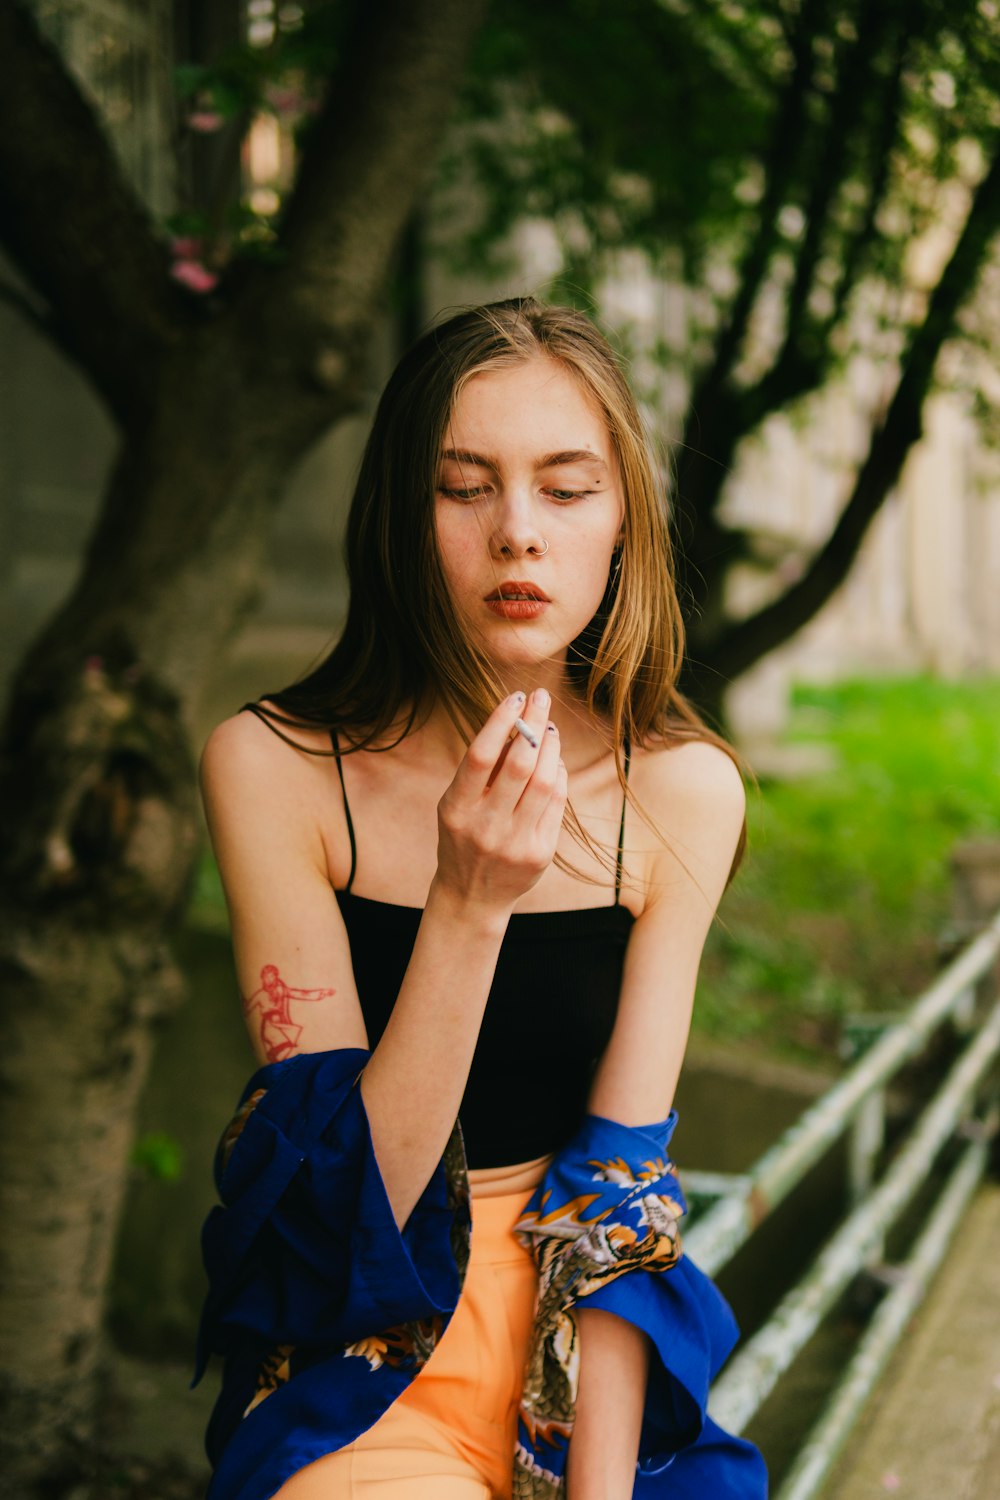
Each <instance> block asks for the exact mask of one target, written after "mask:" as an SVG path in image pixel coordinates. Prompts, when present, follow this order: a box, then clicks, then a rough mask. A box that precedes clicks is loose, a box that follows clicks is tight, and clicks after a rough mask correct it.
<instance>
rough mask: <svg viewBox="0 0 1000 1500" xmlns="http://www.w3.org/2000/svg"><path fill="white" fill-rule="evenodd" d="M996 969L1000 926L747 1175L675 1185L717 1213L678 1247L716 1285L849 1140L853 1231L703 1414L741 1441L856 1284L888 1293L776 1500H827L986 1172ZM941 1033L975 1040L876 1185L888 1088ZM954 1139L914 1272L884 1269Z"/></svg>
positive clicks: (818, 1263) (994, 1091)
mask: <svg viewBox="0 0 1000 1500" xmlns="http://www.w3.org/2000/svg"><path fill="white" fill-rule="evenodd" d="M998 955H1000V913H997V915H996V916H995V917H994V918H993V920H992V921H991V922H990V924H989V925H988V926H987V927H986V929H985V931H983V932H982V933H980V935H979V936H978V937H976V938H975V939H974V940H973V941H972V942H970V943H969V944H968V946H967V947H966V948H964V949H963V950H962V952H961V953H959V954H958V956H957V957H956V958H955V959H954V960H953V962H951V963H950V964H949V965H948V967H947V968H946V969H944V970H943V971H942V973H941V974H940V976H939V977H938V978H937V979H936V980H935V981H934V983H933V984H931V985H930V986H929V987H928V988H927V989H926V990H925V991H924V992H923V993H922V994H921V995H920V996H919V997H918V998H917V999H916V1000H915V1001H914V1003H913V1005H912V1007H911V1008H910V1010H908V1011H907V1012H905V1013H904V1014H903V1015H901V1016H900V1017H898V1018H895V1017H894V1018H891V1019H888V1020H887V1021H886V1023H885V1024H884V1027H883V1029H882V1031H881V1034H880V1035H879V1036H878V1037H877V1039H876V1040H874V1041H872V1043H871V1045H870V1046H869V1047H868V1050H867V1051H866V1052H865V1053H864V1054H863V1056H862V1057H860V1058H859V1060H858V1061H857V1062H856V1063H855V1064H854V1065H853V1066H852V1067H851V1068H850V1069H849V1070H848V1072H847V1073H845V1075H844V1077H843V1078H841V1079H840V1080H839V1081H838V1082H837V1083H836V1084H834V1085H833V1087H832V1088H830V1089H829V1090H827V1092H826V1093H825V1094H824V1095H823V1096H822V1097H821V1098H820V1099H818V1100H817V1101H816V1103H815V1104H814V1105H812V1106H811V1107H810V1108H809V1109H807V1110H806V1111H805V1113H804V1114H803V1115H802V1116H801V1117H800V1118H799V1119H798V1120H797V1121H796V1122H795V1123H794V1124H793V1125H792V1126H790V1127H789V1129H788V1130H786V1131H785V1133H784V1134H783V1135H782V1136H781V1137H780V1139H779V1140H778V1141H777V1142H776V1143H775V1144H774V1145H773V1146H772V1147H770V1149H769V1150H768V1151H766V1152H765V1153H764V1155H763V1156H762V1157H761V1158H760V1159H759V1160H758V1161H757V1162H756V1163H755V1164H754V1166H752V1167H751V1168H750V1169H749V1170H748V1171H747V1172H744V1173H741V1174H739V1175H727V1174H724V1173H708V1172H683V1171H682V1173H681V1182H682V1185H683V1186H684V1188H685V1189H686V1190H687V1191H688V1192H689V1194H690V1195H691V1197H692V1199H693V1200H694V1202H695V1204H696V1205H697V1204H698V1203H699V1201H703V1200H706V1199H708V1200H715V1201H714V1202H713V1203H712V1206H711V1207H708V1208H703V1209H702V1211H701V1212H700V1213H697V1214H696V1216H695V1218H694V1222H693V1223H692V1225H691V1227H690V1229H689V1230H688V1231H687V1233H686V1235H685V1236H684V1248H685V1251H686V1252H687V1253H688V1254H689V1255H691V1257H692V1259H693V1260H695V1261H696V1262H697V1264H698V1265H699V1266H701V1268H702V1269H703V1270H704V1271H706V1272H707V1273H708V1274H709V1275H711V1276H714V1275H716V1274H717V1273H718V1271H719V1270H720V1269H721V1268H722V1267H723V1266H724V1265H726V1264H727V1263H728V1262H729V1261H730V1260H731V1259H732V1257H733V1256H734V1255H735V1254H736V1252H737V1250H739V1249H740V1247H741V1246H742V1245H744V1244H745V1243H746V1241H747V1240H748V1239H749V1238H750V1236H751V1235H752V1233H753V1231H754V1230H755V1229H756V1227H757V1225H758V1224H760V1223H761V1221H762V1220H763V1219H764V1218H766V1217H767V1216H768V1215H769V1214H770V1213H771V1212H772V1211H773V1210H774V1209H775V1208H776V1207H777V1205H778V1204H779V1203H781V1202H782V1201H783V1199H785V1198H786V1197H787V1196H788V1194H789V1193H790V1192H791V1191H792V1189H793V1188H794V1187H795V1186H796V1185H797V1184H798V1183H799V1182H801V1181H802V1179H803V1177H804V1176H805V1175H806V1173H807V1172H808V1171H809V1169H810V1168H811V1167H812V1166H813V1165H814V1164H815V1163H816V1162H817V1161H818V1160H819V1159H820V1158H821V1157H822V1156H823V1155H824V1154H825V1152H826V1151H828V1150H829V1148H830V1146H831V1145H832V1144H833V1143H834V1142H835V1141H837V1140H838V1139H839V1138H840V1137H841V1136H843V1135H845V1134H846V1135H848V1146H849V1152H848V1191H849V1200H850V1204H851V1209H850V1212H849V1213H848V1216H847V1218H846V1219H844V1220H843V1221H842V1223H841V1224H840V1226H839V1227H838V1228H837V1229H836V1231H835V1232H834V1233H833V1235H832V1236H831V1238H830V1239H829V1240H828V1241H827V1243H826V1244H825V1245H824V1246H823V1248H822V1249H821V1250H820V1252H819V1254H818V1255H817V1256H816V1258H815V1260H814V1261H813V1263H812V1265H811V1266H810V1267H809V1269H808V1270H807V1271H806V1273H805V1275H804V1276H803V1277H802V1278H801V1280H800V1281H799V1282H798V1283H797V1284H796V1285H795V1286H794V1287H793V1288H792V1289H791V1290H790V1291H789V1292H788V1293H787V1294H786V1296H785V1297H784V1298H783V1299H782V1301H781V1302H780V1304H779V1306H778V1307H777V1308H776V1309H775V1311H774V1312H773V1313H772V1314H771V1316H770V1318H769V1319H768V1321H767V1323H766V1324H765V1325H764V1326H763V1327H762V1328H761V1329H760V1330H759V1331H758V1332H757V1333H756V1334H754V1336H753V1337H752V1338H750V1339H748V1340H747V1341H746V1343H745V1344H744V1345H743V1346H742V1348H741V1349H740V1350H739V1351H738V1352H737V1354H736V1355H735V1356H734V1357H733V1358H732V1359H731V1360H730V1362H729V1364H728V1365H727V1366H726V1368H725V1370H724V1371H723V1373H722V1375H721V1376H720V1377H719V1379H718V1380H717V1381H716V1383H715V1385H714V1386H713V1388H712V1393H711V1398H710V1403H709V1410H710V1412H711V1414H712V1416H713V1417H714V1418H715V1420H716V1421H718V1422H720V1423H721V1424H722V1426H723V1427H726V1428H728V1430H729V1431H730V1432H734V1433H739V1432H742V1431H743V1429H744V1428H745V1427H746V1425H747V1423H748V1422H749V1421H750V1420H751V1418H752V1417H753V1416H754V1415H755V1414H756V1412H757V1411H758V1410H759V1408H760V1407H761V1405H762V1404H763V1402H764V1400H765V1399H766V1397H767V1396H768V1395H769V1393H770V1392H771V1391H772V1390H773V1388H774V1386H775V1384H776V1383H777V1381H778V1379H779V1378H780V1377H781V1375H782V1374H783V1373H784V1372H785V1371H786V1370H787V1369H788V1368H789V1366H790V1365H791V1364H792V1363H793V1361H794V1360H795V1358H796V1356H797V1355H798V1354H799V1352H800V1351H801V1350H802V1348H803V1347H804V1345H805V1344H806V1342H807V1341H808V1340H809V1339H810V1338H811V1337H812V1335H813V1333H814V1332H815V1331H816V1329H817V1328H818V1326H819V1324H820V1323H821V1321H822V1319H823V1318H824V1317H825V1315H826V1314H827V1313H828V1312H829V1310H830V1308H831V1307H832V1306H833V1304H834V1302H835V1301H836V1299H837V1298H838V1296H839V1295H840V1294H841V1293H842V1292H843V1290H844V1289H845V1287H846V1286H847V1285H848V1283H849V1282H850V1281H851V1279H852V1278H853V1277H854V1276H855V1275H856V1274H857V1273H858V1272H859V1271H862V1270H869V1271H872V1272H875V1273H876V1274H877V1275H878V1276H879V1278H880V1279H881V1280H882V1281H884V1282H885V1283H886V1284H887V1286H888V1287H889V1288H890V1289H889V1290H888V1291H887V1292H886V1293H885V1295H884V1296H883V1298H882V1301H881V1302H880V1304H879V1306H878V1308H877V1310H876V1312H875V1314H874V1315H873V1317H872V1318H871V1320H870V1322H869V1325H868V1327H867V1329H866V1331H865V1333H864V1334H863V1336H862V1338H861V1339H860V1341H859V1344H858V1347H857V1349H856V1351H855V1353H854V1356H853V1357H852V1359H851V1361H850V1363H849V1365H848V1367H847V1369H846V1371H845V1372H844V1374H843V1375H842V1377H841V1379H840V1381H839V1383H838V1385H837V1387H836V1389H835V1390H834V1392H833V1394H832V1395H831V1397H830V1398H829V1400H828V1402H827V1405H826V1407H825V1410H824V1412H823V1414H822V1415H821V1417H820V1418H819V1420H818V1422H817V1423H816V1426H815V1427H814V1429H813V1431H812V1432H811V1433H810V1434H809V1436H808V1438H807V1439H806V1442H805V1444H804V1445H803V1447H802V1449H801V1450H800V1452H799V1454H798V1456H797V1458H796V1460H795V1462H794V1464H793V1466H792V1468H791V1470H790V1472H789V1474H788V1475H787V1477H786V1479H785V1481H784V1483H783V1485H782V1488H781V1491H780V1493H779V1495H778V1496H777V1500H812V1497H814V1496H816V1495H818V1494H819V1492H820V1489H821V1486H822V1484H823V1482H824V1480H825V1479H826V1477H827V1475H828V1474H829V1472H830V1469H831V1468H832V1466H833V1463H834V1462H835V1460H836V1458H837V1456H838V1454H839V1452H840V1450H841V1448H842V1447H843V1444H844V1441H845V1439H846V1437H847V1435H848V1434H849V1432H850V1430H851V1428H852V1426H853V1424H854V1421H855V1420H856V1418H857V1417H858V1415H859V1413H860V1412H861V1410H862V1408H863V1404H864V1402H865V1400H866V1399H867V1397H868V1395H869V1393H870V1392H871V1390H872V1388H873V1387H874V1385H875V1383H876V1381H877V1379H878V1377H879V1375H880V1373H881V1371H882V1370H883V1368H884V1366H885V1364H886V1362H887V1360H888V1358H889V1355H890V1354H891V1353H892V1350H893V1349H894V1348H895V1346H896V1344H897V1343H898V1341H899V1339H900V1338H901V1336H902V1334H903V1331H904V1329H905V1327H906V1324H907V1321H908V1319H909V1317H910V1315H911V1313H912V1311H913V1309H914V1308H915V1307H916V1306H917V1305H918V1304H919V1302H920V1300H921V1298H922V1297H923V1295H924V1292H925V1291H926V1288H927V1286H928V1284H929V1282H930V1279H931V1277H932V1276H933V1274H934V1272H935V1270H936V1269H937V1267H938V1265H939V1264H940V1262H941V1260H942V1259H943V1257H944V1254H945V1252H946V1250H947V1247H948V1243H949V1240H950V1238H951V1236H952V1234H953V1233H954V1231H955V1229H956V1227H957V1226H958V1224H959V1222H960V1220H961V1217H962V1214H963V1213H964V1211H965V1209H966V1207H967V1205H968V1203H969V1201H970V1199H971V1197H972V1196H973V1194H974V1192H975V1190H976V1188H977V1186H978V1184H979V1182H980V1180H981V1178H982V1176H983V1174H984V1172H985V1170H986V1167H987V1164H988V1160H989V1142H990V1139H991V1138H992V1136H993V1135H994V1134H995V1133H996V1130H997V1127H998V1114H1000V1090H998V1081H997V1078H996V1071H995V1068H994V1064H995V1062H996V1060H997V1058H998V1056H1000V1000H998V998H997V989H998V985H997V974H996V965H997V962H998ZM977 1012H978V1013H979V1014H980V1017H981V1019H979V1020H978V1021H977ZM946 1021H950V1022H951V1023H952V1025H953V1027H954V1029H955V1030H956V1031H957V1032H958V1033H959V1035H963V1036H966V1037H967V1038H968V1040H967V1042H966V1044H965V1046H964V1048H963V1050H962V1051H961V1053H960V1054H959V1056H958V1057H957V1059H956V1060H955V1062H954V1063H953V1064H952V1066H951V1068H950V1069H949V1071H948V1073H947V1075H946V1076H945V1078H944V1079H943V1081H942V1082H941V1084H940V1086H939V1087H938V1089H937V1092H936V1093H935V1094H934V1095H933V1096H932V1097H931V1098H930V1100H929V1101H928V1103H927V1104H926V1106H925V1108H924V1109H923V1111H922V1113H921V1114H920V1116H919V1117H918V1119H917V1121H916V1123H915V1124H914V1125H913V1126H912V1127H911V1129H910V1131H909V1133H908V1135H907V1137H906V1139H905V1141H904V1142H902V1143H897V1149H896V1153H895V1155H894V1158H893V1160H892V1163H891V1165H890V1166H889V1167H888V1169H887V1170H886V1171H885V1173H884V1175H883V1177H882V1179H881V1180H880V1181H878V1182H876V1172H877V1165H878V1160H879V1157H880V1155H881V1153H882V1150H883V1146H884V1142H885V1115H886V1110H885V1102H886V1089H887V1086H888V1085H889V1083H890V1081H891V1080H892V1079H893V1078H894V1076H895V1075H896V1073H898V1071H899V1069H900V1068H901V1067H902V1066H903V1064H904V1063H906V1062H908V1061H909V1060H910V1059H911V1058H913V1057H915V1056H917V1055H918V1054H919V1053H920V1052H921V1051H922V1050H923V1048H924V1047H925V1046H926V1044H927V1042H928V1040H929V1039H930V1038H931V1036H932V1035H933V1033H934V1032H935V1031H936V1030H937V1029H938V1028H939V1027H940V1026H941V1025H942V1024H943V1023H944V1022H946ZM956 1138H957V1139H966V1140H967V1141H968V1145H967V1146H966V1147H965V1149H964V1151H963V1152H962V1153H961V1154H960V1156H959V1158H958V1162H957V1165H955V1166H954V1167H953V1168H952V1170H951V1172H950V1175H949V1177H948V1180H947V1182H946V1183H945V1184H944V1186H943V1188H941V1187H940V1186H939V1185H938V1184H935V1201H934V1203H933V1205H932V1206H931V1208H930V1209H929V1217H928V1219H927V1222H926V1226H925V1228H924V1229H923V1231H922V1232H921V1234H920V1237H919V1239H918V1240H917V1241H916V1243H915V1244H914V1246H913V1248H912V1250H911V1253H910V1255H909V1257H908V1259H907V1260H906V1261H905V1262H903V1263H901V1264H899V1265H894V1266H885V1265H884V1264H883V1263H882V1258H883V1253H884V1243H885V1237H886V1233H887V1232H888V1230H890V1229H891V1228H892V1226H893V1225H894V1224H895V1223H896V1221H897V1220H898V1219H899V1218H900V1216H901V1214H902V1213H903V1211H904V1210H905V1209H906V1208H907V1207H908V1205H909V1204H910V1203H911V1202H912V1201H913V1200H914V1198H915V1197H916V1195H917V1193H918V1192H919V1191H920V1189H921V1188H922V1187H923V1186H924V1185H925V1184H926V1183H927V1182H928V1179H929V1178H930V1176H931V1174H932V1169H933V1168H934V1163H935V1160H936V1158H937V1156H938V1155H939V1153H940V1151H941V1149H942V1147H943V1146H945V1144H946V1143H947V1142H949V1141H950V1140H954V1139H956Z"/></svg>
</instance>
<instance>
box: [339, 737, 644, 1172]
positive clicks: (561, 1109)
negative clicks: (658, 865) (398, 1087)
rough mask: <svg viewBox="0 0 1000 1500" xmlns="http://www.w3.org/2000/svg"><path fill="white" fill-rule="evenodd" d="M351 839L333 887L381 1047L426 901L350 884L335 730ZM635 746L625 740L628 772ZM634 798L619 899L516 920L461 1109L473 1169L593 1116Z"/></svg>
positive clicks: (365, 1008)
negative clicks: (375, 893)
mask: <svg viewBox="0 0 1000 1500" xmlns="http://www.w3.org/2000/svg"><path fill="white" fill-rule="evenodd" d="M331 738H332V741H333V749H334V754H335V756H336V760H337V770H338V772H339V774H340V785H341V790H342V791H343V794H344V812H345V815H346V818H347V830H348V834H349V836H350V841H351V873H350V876H349V878H348V881H347V885H346V887H345V889H344V890H342V891H340V890H338V891H337V892H336V896H337V901H338V903H339V906H340V911H341V914H342V916H343V918H344V924H345V926H346V928H347V935H348V938H349V939H350V944H351V959H352V963H353V967H354V977H355V980H356V982H357V987H358V996H359V998H360V1001H361V1009H362V1012H363V1014H364V1018H365V1026H366V1027H367V1030H368V1041H369V1045H370V1046H371V1047H372V1048H374V1047H375V1046H376V1045H377V1043H378V1041H379V1038H380V1037H381V1035H382V1033H383V1031H384V1030H385V1027H386V1023H387V1022H388V1020H389V1016H390V1014H391V1012H392V1007H393V1005H394V1003H395V1000H396V996H397V995H398V993H399V989H400V986H401V984H402V982H403V976H404V974H405V973H406V967H407V964H408V963H409V961H410V955H411V953H412V951H413V944H414V942H415V940H416V936H417V928H418V926H419V925H420V918H421V917H422V915H423V910H422V908H421V907H415V906H397V905H395V904H393V903H392V902H388V901H373V900H371V899H370V898H368V897H366V896H357V895H355V894H354V893H353V891H352V890H351V886H352V885H353V883H354V871H355V866H356V863H357V846H356V843H355V835H354V824H353V822H352V819H351V811H350V808H349V806H348V803H347V791H346V788H345V787H344V772H343V767H342V765H341V759H340V753H339V745H338V742H337V737H336V735H335V734H334V735H332V736H331ZM629 760H630V747H629V745H628V743H627V742H626V744H625V775H626V779H627V777H628V768H629ZM624 834H625V800H624V798H623V799H622V816H621V826H620V829H619V834H618V858H617V864H616V875H615V899H614V904H613V905H611V906H590V907H584V908H583V909H581V910H571V911H545V912H515V913H514V914H513V916H512V917H511V918H510V921H509V923H508V926H507V931H506V933H505V935H504V939H503V943H502V944H501V947H500V954H499V957H498V959H497V966H496V972H495V975H494V979H493V984H492V986H491V988H490V993H489V999H488V1001H487V1004H486V1010H485V1013H484V1016H483V1023H482V1027H481V1029H480V1033H479V1039H478V1042H477V1044H476V1049H475V1053H474V1055H473V1058H472V1065H471V1067H470V1069H469V1078H468V1082H467V1084H466V1089H465V1094H464V1096H463V1099H462V1103H461V1106H460V1109H459V1118H460V1120H461V1122H462V1132H463V1135H464V1138H465V1150H466V1156H467V1158H468V1163H469V1166H470V1167H505V1166H512V1165H513V1164H514V1163H516V1162H523V1161H533V1160H534V1159H535V1158H536V1157H538V1156H544V1155H546V1154H547V1153H549V1152H554V1151H558V1150H559V1149H560V1148H561V1147H562V1146H564V1145H565V1144H566V1142H567V1141H568V1140H569V1138H570V1136H571V1135H572V1134H573V1131H574V1130H575V1129H576V1127H577V1125H578V1124H579V1123H580V1120H581V1119H582V1118H583V1115H584V1114H585V1112H586V1106H587V1096H588V1093H589V1090H590V1083H591V1079H592V1077H593V1073H594V1069H595V1067H596V1065H597V1062H598V1060H599V1058H600V1056H601V1053H602V1052H603V1051H604V1048H605V1047H606V1046H607V1043H608V1040H609V1038H610V1036H611V1030H612V1027H613V1026H614V1021H615V1015H616V1012H617V1009H618V992H619V989H620V988H621V979H622V965H623V963H624V958H625V947H626V944H627V942H628V936H629V931H630V929H631V927H632V923H633V922H634V920H635V918H634V917H633V915H632V913H631V912H630V911H629V909H628V907H626V906H623V905H622V904H621V880H622V848H623V841H624Z"/></svg>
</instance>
